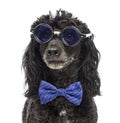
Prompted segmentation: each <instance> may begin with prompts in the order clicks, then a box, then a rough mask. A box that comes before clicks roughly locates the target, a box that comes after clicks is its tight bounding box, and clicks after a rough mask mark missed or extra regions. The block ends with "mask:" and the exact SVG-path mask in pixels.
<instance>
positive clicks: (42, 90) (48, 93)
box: [39, 80, 83, 105]
mask: <svg viewBox="0 0 120 123" xmlns="http://www.w3.org/2000/svg"><path fill="white" fill-rule="evenodd" d="M58 96H63V97H65V98H66V99H67V100H68V101H69V102H71V103H73V104H75V105H80V103H81V101H82V96H83V89H82V85H81V83H80V82H75V83H73V84H71V85H69V86H68V87H67V88H66V89H63V88H60V89H57V88H56V87H55V86H54V85H52V84H50V83H48V82H46V81H44V80H42V81H41V84H40V86H39V97H40V102H41V104H46V103H48V102H51V101H52V100H54V99H55V98H57V97H58Z"/></svg>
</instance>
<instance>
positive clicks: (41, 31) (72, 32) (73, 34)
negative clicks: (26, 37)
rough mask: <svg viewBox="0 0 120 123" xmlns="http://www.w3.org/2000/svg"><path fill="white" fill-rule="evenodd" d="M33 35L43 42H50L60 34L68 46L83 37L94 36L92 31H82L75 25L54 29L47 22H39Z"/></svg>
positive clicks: (73, 44)
mask: <svg viewBox="0 0 120 123" xmlns="http://www.w3.org/2000/svg"><path fill="white" fill-rule="evenodd" d="M33 35H34V38H35V40H36V41H37V42H39V43H41V44H43V43H47V42H49V41H50V40H51V39H52V38H53V36H54V35H58V36H59V37H60V38H61V40H62V42H63V43H64V44H65V45H67V46H75V45H76V44H77V43H79V41H80V39H81V38H87V37H90V36H92V34H91V33H88V34H84V33H81V32H80V31H79V29H78V28H76V27H75V26H67V27H65V28H64V29H63V30H62V31H59V30H53V29H52V27H51V26H50V25H48V24H46V23H41V24H39V25H38V26H37V27H36V28H35V29H34V31H33Z"/></svg>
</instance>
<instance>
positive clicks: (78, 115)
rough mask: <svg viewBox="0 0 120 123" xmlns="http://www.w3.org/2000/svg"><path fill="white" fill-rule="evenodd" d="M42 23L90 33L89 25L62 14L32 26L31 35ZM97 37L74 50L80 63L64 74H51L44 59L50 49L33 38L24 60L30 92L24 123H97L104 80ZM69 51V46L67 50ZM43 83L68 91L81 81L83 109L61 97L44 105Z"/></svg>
mask: <svg viewBox="0 0 120 123" xmlns="http://www.w3.org/2000/svg"><path fill="white" fill-rule="evenodd" d="M40 23H47V24H49V25H51V26H52V27H53V28H56V29H60V30H61V29H63V28H64V27H65V26H68V25H74V26H76V27H77V28H78V29H79V30H80V31H81V32H82V33H90V30H89V29H88V27H87V25H86V24H85V23H83V22H81V21H79V20H78V19H77V18H75V17H73V16H72V14H71V13H68V12H66V11H63V10H59V11H57V13H56V16H55V17H53V16H52V15H51V13H49V14H48V15H43V16H41V17H40V18H38V19H37V21H35V22H34V23H33V25H32V26H31V32H33V30H34V28H35V27H36V26H37V25H38V24H40ZM93 39H94V35H92V36H91V37H88V38H84V39H82V40H81V41H80V44H79V45H78V46H76V47H75V50H72V49H71V48H72V47H67V48H68V51H71V50H72V52H75V51H76V52H77V54H78V55H79V56H77V60H76V61H74V63H71V64H70V65H68V67H65V68H63V69H61V70H51V69H50V68H49V67H48V66H47V65H46V64H45V62H44V60H43V58H42V55H43V52H44V50H45V48H46V47H44V48H43V49H44V50H43V49H42V47H43V46H42V45H41V44H39V43H38V42H36V41H35V39H34V37H33V34H31V42H30V43H29V45H28V47H27V49H26V51H25V54H24V56H23V68H24V70H25V77H26V84H28V90H27V91H26V92H25V96H26V97H27V100H26V103H25V106H24V109H23V118H22V119H23V123H96V122H97V119H98V116H97V108H96V105H95V103H94V99H93V97H94V96H96V95H100V79H99V75H98V72H97V68H98V63H99V56H100V54H99V51H98V50H97V49H96V47H95V45H94V42H93ZM64 48H66V46H64ZM41 80H46V81H48V82H52V84H54V85H55V86H56V87H58V88H61V87H63V88H65V87H66V86H68V85H70V84H71V83H72V82H75V81H80V82H81V84H82V86H83V91H84V94H83V100H82V102H81V104H80V105H79V106H75V105H74V104H71V103H70V102H68V101H67V100H66V99H65V98H63V97H57V98H56V99H55V100H53V101H52V102H49V103H47V104H44V105H41V104H40V100H39V96H38V88H39V84H40V81H41Z"/></svg>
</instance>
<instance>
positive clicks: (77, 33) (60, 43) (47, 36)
mask: <svg viewBox="0 0 120 123" xmlns="http://www.w3.org/2000/svg"><path fill="white" fill-rule="evenodd" d="M31 31H32V33H33V38H34V40H35V41H36V42H37V43H39V44H38V45H40V55H41V57H42V59H43V61H44V62H45V63H46V65H47V66H48V67H49V68H50V69H56V70H61V69H63V68H65V67H68V66H69V65H71V64H72V63H73V62H76V61H79V56H80V50H81V42H82V40H84V39H85V38H91V37H92V36H93V35H92V34H91V33H90V31H89V29H88V28H87V27H86V25H85V24H83V23H82V22H80V21H78V20H77V19H76V18H72V15H71V14H70V13H65V11H61V15H60V12H59V13H58V14H57V15H56V16H55V17H52V16H51V15H47V16H42V17H41V18H39V19H38V20H37V21H36V22H35V23H34V24H33V25H32V29H31Z"/></svg>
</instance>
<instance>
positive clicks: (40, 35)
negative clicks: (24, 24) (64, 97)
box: [34, 23, 53, 43]
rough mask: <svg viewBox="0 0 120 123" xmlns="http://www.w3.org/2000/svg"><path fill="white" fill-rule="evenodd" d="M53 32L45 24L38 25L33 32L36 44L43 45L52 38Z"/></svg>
mask: <svg viewBox="0 0 120 123" xmlns="http://www.w3.org/2000/svg"><path fill="white" fill-rule="evenodd" d="M52 35H53V30H52V28H51V27H50V26H49V25H48V24H45V23H42V24H40V25H38V26H37V27H36V29H35V31H34V36H35V38H36V40H37V41H38V42H42V43H45V42H47V41H49V40H50V39H51V38H52Z"/></svg>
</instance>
